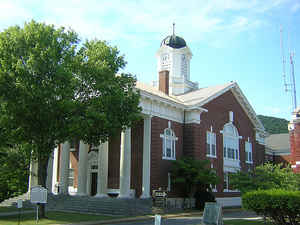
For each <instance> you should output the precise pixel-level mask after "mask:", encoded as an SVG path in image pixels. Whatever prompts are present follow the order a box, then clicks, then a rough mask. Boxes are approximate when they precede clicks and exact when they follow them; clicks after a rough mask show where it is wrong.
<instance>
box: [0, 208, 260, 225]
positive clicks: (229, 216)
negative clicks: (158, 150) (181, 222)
mask: <svg viewBox="0 0 300 225" xmlns="http://www.w3.org/2000/svg"><path fill="white" fill-rule="evenodd" d="M34 212H35V211H34V210H26V211H22V214H25V213H34ZM10 215H18V212H17V211H16V212H6V213H0V217H1V216H10ZM202 215H203V213H202V212H200V211H199V212H197V211H193V212H182V213H170V214H164V215H162V218H163V219H168V218H175V217H200V218H201V219H202ZM152 219H154V215H151V216H150V215H149V216H137V217H128V218H118V219H112V220H100V221H88V222H80V223H72V224H67V225H99V224H116V223H122V222H133V221H146V220H152ZM233 219H249V220H257V219H262V217H259V216H257V215H256V214H255V213H253V212H248V211H243V210H241V209H223V220H233Z"/></svg>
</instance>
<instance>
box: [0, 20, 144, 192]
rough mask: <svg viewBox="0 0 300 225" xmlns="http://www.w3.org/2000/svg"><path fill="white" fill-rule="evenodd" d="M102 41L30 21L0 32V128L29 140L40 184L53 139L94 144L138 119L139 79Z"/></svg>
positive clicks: (4, 133) (5, 133)
mask: <svg viewBox="0 0 300 225" xmlns="http://www.w3.org/2000/svg"><path fill="white" fill-rule="evenodd" d="M125 64H126V62H125V61H124V57H123V56H120V55H119V51H118V50H117V48H115V47H111V46H109V45H108V44H107V43H106V42H104V41H99V40H93V41H85V42H84V43H81V42H80V40H79V38H78V35H77V34H76V33H75V32H74V31H72V30H65V29H64V28H62V27H61V28H55V27H54V26H53V25H46V24H44V23H37V22H35V21H31V22H29V23H25V25H24V27H23V28H21V27H19V26H13V27H9V28H8V29H6V30H4V31H3V32H1V33H0V132H1V138H0V139H1V140H3V139H5V138H6V137H7V136H9V137H10V138H11V139H12V140H13V142H14V143H16V144H19V143H28V144H30V145H31V146H32V147H33V148H32V149H31V150H30V152H32V155H33V157H34V158H36V159H38V166H39V168H38V183H39V184H40V185H42V186H44V187H45V185H46V176H47V165H48V159H49V156H50V154H51V152H52V151H53V149H54V147H55V146H56V145H57V144H58V143H62V142H64V141H67V140H73V139H78V140H83V141H84V142H85V143H87V144H96V145H98V144H99V143H100V141H101V142H104V141H106V140H107V139H108V138H109V137H110V136H113V135H114V134H116V133H117V132H119V131H120V130H122V129H125V127H126V126H132V124H133V123H134V122H135V121H136V120H138V119H140V111H141V108H140V107H139V106H138V105H139V93H138V92H137V91H136V90H134V86H135V82H136V79H135V77H133V76H132V75H130V74H119V75H116V74H117V73H118V71H119V70H120V69H122V68H124V66H125Z"/></svg>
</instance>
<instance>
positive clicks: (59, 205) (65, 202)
mask: <svg viewBox="0 0 300 225" xmlns="http://www.w3.org/2000/svg"><path fill="white" fill-rule="evenodd" d="M47 207H48V208H49V209H64V210H71V211H79V212H92V213H102V214H110V215H143V214H149V213H151V207H152V200H149V199H148V200H145V199H117V198H96V197H90V196H66V195H65V196H64V195H52V194H49V195H48V204H47Z"/></svg>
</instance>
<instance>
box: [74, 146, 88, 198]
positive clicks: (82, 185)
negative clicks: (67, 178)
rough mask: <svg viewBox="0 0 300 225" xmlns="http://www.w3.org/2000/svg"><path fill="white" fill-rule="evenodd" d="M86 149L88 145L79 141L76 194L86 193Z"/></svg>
mask: <svg viewBox="0 0 300 225" xmlns="http://www.w3.org/2000/svg"><path fill="white" fill-rule="evenodd" d="M88 150H89V146H88V145H87V144H85V143H83V141H80V144H79V162H78V189H77V195H87V191H86V188H87V170H88Z"/></svg>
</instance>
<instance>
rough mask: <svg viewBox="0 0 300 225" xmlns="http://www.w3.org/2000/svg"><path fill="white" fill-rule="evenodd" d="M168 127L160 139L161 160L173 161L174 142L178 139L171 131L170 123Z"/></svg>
mask: <svg viewBox="0 0 300 225" xmlns="http://www.w3.org/2000/svg"><path fill="white" fill-rule="evenodd" d="M168 124H169V127H168V128H166V129H165V130H164V134H161V135H160V137H161V138H162V139H163V154H162V155H163V157H162V158H163V159H168V160H175V159H176V141H177V140H178V138H177V137H176V136H175V133H174V131H173V130H172V129H171V122H170V121H169V123H168Z"/></svg>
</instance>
